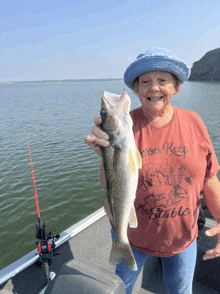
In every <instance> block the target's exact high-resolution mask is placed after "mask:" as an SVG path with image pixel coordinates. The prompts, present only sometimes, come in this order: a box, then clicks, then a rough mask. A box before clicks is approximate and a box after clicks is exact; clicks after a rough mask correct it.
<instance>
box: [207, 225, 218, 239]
mask: <svg viewBox="0 0 220 294" xmlns="http://www.w3.org/2000/svg"><path fill="white" fill-rule="evenodd" d="M205 234H206V236H208V237H213V236H215V235H217V234H220V224H218V225H217V226H216V227H214V228H211V229H209V230H207V231H205Z"/></svg>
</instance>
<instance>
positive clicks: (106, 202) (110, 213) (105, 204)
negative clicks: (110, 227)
mask: <svg viewBox="0 0 220 294" xmlns="http://www.w3.org/2000/svg"><path fill="white" fill-rule="evenodd" d="M104 209H105V212H106V214H107V216H108V218H109V220H110V221H111V222H112V224H114V222H113V217H112V211H111V207H110V204H109V200H108V195H107V194H106V196H105V202H104Z"/></svg>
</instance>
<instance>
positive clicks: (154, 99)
mask: <svg viewBox="0 0 220 294" xmlns="http://www.w3.org/2000/svg"><path fill="white" fill-rule="evenodd" d="M162 98H163V96H161V97H152V98H150V97H147V99H148V100H149V101H159V100H161V99H162Z"/></svg>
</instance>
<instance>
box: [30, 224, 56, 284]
mask: <svg viewBox="0 0 220 294" xmlns="http://www.w3.org/2000/svg"><path fill="white" fill-rule="evenodd" d="M35 227H36V238H37V239H40V242H36V244H37V247H38V254H39V258H38V261H37V264H38V265H39V266H43V267H44V271H45V275H46V277H47V280H48V282H49V281H50V271H49V266H50V265H51V264H52V260H53V258H54V257H55V255H59V254H60V253H56V252H55V248H56V244H55V240H58V239H59V237H60V235H59V234H57V235H54V236H52V234H51V232H49V233H47V232H46V229H45V223H43V228H41V226H40V223H39V227H38V226H37V225H35ZM49 240H52V241H51V242H50V241H49Z"/></svg>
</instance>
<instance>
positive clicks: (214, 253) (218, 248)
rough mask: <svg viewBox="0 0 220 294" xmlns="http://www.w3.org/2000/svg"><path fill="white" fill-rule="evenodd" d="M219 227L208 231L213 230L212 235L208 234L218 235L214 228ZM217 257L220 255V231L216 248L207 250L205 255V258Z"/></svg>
mask: <svg viewBox="0 0 220 294" xmlns="http://www.w3.org/2000/svg"><path fill="white" fill-rule="evenodd" d="M217 227H218V226H217ZM217 227H214V228H212V229H210V230H208V231H211V233H210V235H208V236H212V235H211V234H213V236H214V235H216V232H215V231H212V230H213V229H215V228H217ZM206 232H207V231H206ZM216 257H220V235H219V233H218V235H217V244H216V246H215V248H214V249H211V250H208V251H206V253H205V255H204V256H203V260H207V259H212V258H216Z"/></svg>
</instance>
